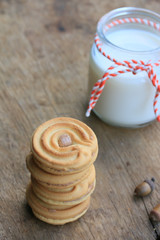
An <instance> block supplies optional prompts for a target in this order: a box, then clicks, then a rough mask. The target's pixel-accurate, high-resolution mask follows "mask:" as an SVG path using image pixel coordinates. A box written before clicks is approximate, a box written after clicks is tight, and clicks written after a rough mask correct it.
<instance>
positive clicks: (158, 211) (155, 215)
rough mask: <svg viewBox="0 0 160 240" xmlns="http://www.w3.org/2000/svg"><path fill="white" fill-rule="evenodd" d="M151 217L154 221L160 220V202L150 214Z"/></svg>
mask: <svg viewBox="0 0 160 240" xmlns="http://www.w3.org/2000/svg"><path fill="white" fill-rule="evenodd" d="M149 218H150V219H151V220H152V221H154V222H160V204H158V205H157V206H155V207H154V208H153V209H152V211H151V212H150V214H149Z"/></svg>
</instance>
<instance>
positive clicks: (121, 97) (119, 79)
mask: <svg viewBox="0 0 160 240" xmlns="http://www.w3.org/2000/svg"><path fill="white" fill-rule="evenodd" d="M131 18H134V19H135V18H136V19H145V21H148V22H149V21H150V22H149V23H148V24H143V20H142V24H141V23H138V22H136V21H135V22H134V23H133V22H132V23H131V22H130V21H127V20H125V21H126V22H125V23H124V24H117V25H116V24H115V25H114V21H121V19H131ZM151 22H152V23H154V24H157V25H158V24H159V23H160V15H158V14H157V13H154V12H152V11H149V10H146V9H141V8H132V7H129V8H128V7H127V8H119V9H116V10H113V11H111V12H109V13H107V14H106V15H104V16H103V17H102V18H101V19H100V21H99V22H98V25H97V34H98V37H99V39H100V41H101V43H102V45H103V51H105V53H106V55H107V54H108V55H109V56H111V58H115V59H116V60H118V61H119V62H123V61H131V59H134V60H136V61H143V62H145V63H146V64H147V63H156V62H158V60H160V30H159V29H158V30H157V29H156V28H155V27H154V24H153V26H151V25H152V24H151ZM109 24H110V25H109ZM111 25H113V27H108V29H107V31H106V30H105V28H106V26H111ZM113 65H114V62H113V61H111V60H109V59H108V58H107V57H105V56H104V55H103V54H102V52H100V51H99V50H98V49H97V46H96V43H95V42H94V43H93V45H92V48H91V52H90V61H89V87H88V88H89V94H90V93H91V90H92V87H93V85H94V84H95V83H96V82H97V80H98V79H100V78H102V76H103V74H104V73H105V72H106V70H107V69H108V68H109V67H111V66H113ZM153 65H154V64H153ZM126 69H127V67H126V66H116V68H115V69H113V70H111V72H113V73H115V71H116V72H118V71H125V70H126ZM159 69H160V67H159V68H158V67H156V66H153V71H154V73H156V74H157V78H159V76H160V70H159ZM155 94H156V88H155V86H153V84H152V81H151V79H150V78H149V77H148V74H147V72H146V71H140V70H139V71H137V72H136V73H135V72H127V73H123V74H118V75H117V76H114V77H110V78H109V79H108V80H107V81H106V83H105V87H104V89H103V92H102V93H101V95H100V97H99V99H98V101H97V103H96V105H95V107H94V109H93V111H94V112H95V114H96V115H97V116H98V117H99V118H101V119H102V120H103V121H104V122H106V123H109V124H111V125H115V126H121V127H132V128H134V127H140V126H144V125H147V124H148V123H150V122H152V121H153V120H155V118H156V116H155V112H154V108H153V103H154V99H155ZM157 105H158V106H157V108H158V109H159V106H160V104H159V103H157Z"/></svg>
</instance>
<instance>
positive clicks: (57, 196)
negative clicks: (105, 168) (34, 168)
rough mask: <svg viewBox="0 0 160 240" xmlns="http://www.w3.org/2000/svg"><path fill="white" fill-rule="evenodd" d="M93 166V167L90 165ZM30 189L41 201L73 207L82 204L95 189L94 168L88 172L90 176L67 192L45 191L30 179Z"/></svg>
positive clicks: (34, 180)
mask: <svg viewBox="0 0 160 240" xmlns="http://www.w3.org/2000/svg"><path fill="white" fill-rule="evenodd" d="M92 166H93V165H92ZM32 188H33V191H34V193H35V194H36V196H37V197H38V198H40V199H41V200H42V201H44V202H46V203H49V204H53V205H73V204H78V203H80V202H83V201H84V200H85V199H86V198H88V197H89V196H90V195H91V194H92V192H93V191H94V188H95V168H94V166H93V168H92V169H91V171H90V174H89V175H88V176H87V177H86V178H85V179H84V180H83V181H81V182H79V183H77V184H76V185H74V187H72V188H70V189H68V191H66V189H65V191H64V192H62V191H60V192H58V191H54V189H53V190H52V191H50V190H48V189H46V188H45V187H44V186H42V185H41V184H40V183H39V182H38V181H37V180H36V179H34V178H32Z"/></svg>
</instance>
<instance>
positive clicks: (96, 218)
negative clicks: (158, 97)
mask: <svg viewBox="0 0 160 240" xmlns="http://www.w3.org/2000/svg"><path fill="white" fill-rule="evenodd" d="M122 6H135V7H143V8H148V9H151V10H153V11H156V12H160V4H159V1H156V0H152V1H147V0H146V1H144V0H138V1H132V0H123V1H122V0H121V1H109V0H102V1H96V0H92V1H91V0H81V1H78V0H70V1H67V0H45V1H44V0H34V1H33V0H28V1H25V0H13V1H9V0H8V1H5V0H3V1H0V100H1V105H0V123H1V131H0V150H1V151H0V154H1V159H0V214H1V216H0V239H1V240H32V239H38V240H45V239H47V240H49V239H52V240H70V239H74V240H78V239H81V240H90V239H91V240H92V239H96V240H121V239H124V240H133V239H134V240H135V239H139V240H155V239H159V238H158V235H159V230H160V227H159V225H157V226H156V230H155V229H154V228H155V226H153V225H152V224H151V222H150V221H149V218H148V214H149V212H150V211H151V209H152V208H153V207H154V206H155V205H156V204H158V203H159V202H160V174H159V173H160V147H159V142H160V123H157V122H155V123H153V124H152V125H150V126H148V127H145V128H141V129H136V130H129V129H121V128H115V127H111V126H108V125H107V124H104V123H103V122H102V121H100V120H99V119H98V118H97V117H96V116H95V115H94V114H92V116H91V117H90V118H86V117H85V110H86V107H87V97H88V96H87V78H88V77H87V75H88V57H89V50H90V46H91V44H92V42H93V36H94V32H95V31H96V24H97V21H98V19H99V18H100V17H101V16H102V15H104V14H105V13H106V12H108V11H109V10H111V9H114V8H118V7H122ZM59 116H70V117H74V118H77V119H79V120H81V121H84V122H85V123H87V124H88V125H89V126H90V127H91V128H92V129H93V130H94V131H95V133H96V135H97V137H98V141H99V155H98V158H97V161H96V163H95V166H96V172H97V186H96V190H95V192H94V194H93V195H92V201H91V206H90V209H89V210H88V212H87V213H86V214H85V216H84V217H82V218H81V219H80V220H78V221H76V222H74V223H69V224H66V225H64V226H52V225H49V224H46V223H43V222H41V221H40V220H38V219H36V218H35V217H34V216H33V214H32V212H31V210H30V208H29V207H28V205H27V204H26V199H25V189H26V186H27V183H28V181H29V177H30V174H29V172H28V170H27V169H26V165H25V157H26V155H27V153H28V152H29V142H30V137H31V135H32V132H33V131H34V129H35V128H36V127H37V126H39V125H40V124H41V123H42V122H45V121H46V120H48V119H51V118H55V117H59ZM146 177H148V178H151V177H155V179H156V189H155V190H154V192H153V194H151V195H150V196H148V197H146V198H143V199H137V198H134V197H133V191H134V188H135V187H136V185H137V184H139V183H140V182H142V181H143V180H144V179H145V178H146Z"/></svg>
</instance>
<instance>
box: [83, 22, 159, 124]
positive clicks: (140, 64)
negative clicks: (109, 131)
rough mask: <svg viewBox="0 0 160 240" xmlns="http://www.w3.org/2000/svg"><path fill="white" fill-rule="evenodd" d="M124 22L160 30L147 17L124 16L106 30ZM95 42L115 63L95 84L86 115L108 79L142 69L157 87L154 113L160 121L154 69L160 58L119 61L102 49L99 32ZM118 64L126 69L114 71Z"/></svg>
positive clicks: (157, 83)
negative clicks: (147, 61)
mask: <svg viewBox="0 0 160 240" xmlns="http://www.w3.org/2000/svg"><path fill="white" fill-rule="evenodd" d="M124 23H139V24H144V25H148V26H150V27H153V28H155V29H156V30H158V31H160V25H159V24H157V23H155V22H152V21H150V20H147V19H142V18H124V19H116V20H114V21H113V22H111V23H110V24H108V25H106V26H105V31H107V30H108V29H110V28H111V27H114V26H116V25H119V24H124ZM94 42H95V44H96V47H97V49H98V50H99V52H100V53H101V54H103V56H104V57H106V58H108V59H109V60H110V61H111V62H113V63H114V64H113V65H112V66H110V67H109V68H108V69H107V71H106V72H105V73H104V75H103V77H102V78H101V79H99V80H98V81H97V82H96V83H95V84H94V86H93V89H92V92H91V96H90V101H89V105H88V109H87V112H86V116H87V117H89V116H90V112H91V110H92V109H93V108H94V107H95V105H96V102H97V101H98V99H99V97H100V95H101V93H102V91H103V88H104V86H105V83H106V81H107V80H108V79H110V78H112V77H116V76H118V75H119V74H122V73H127V72H132V73H133V74H134V75H135V74H137V73H138V72H140V71H146V72H147V74H148V77H149V79H150V80H151V82H152V84H153V86H154V87H155V88H156V94H155V97H154V101H153V109H154V113H155V116H156V118H157V120H158V121H160V114H158V108H157V102H158V97H159V94H160V85H159V82H158V79H157V75H156V74H155V73H154V71H153V67H155V66H156V67H158V66H160V60H158V62H156V63H151V62H149V63H145V62H144V61H142V60H139V61H137V60H134V59H131V60H130V61H122V62H119V61H118V60H117V59H115V58H112V57H111V56H110V55H107V54H106V53H105V51H104V50H103V49H102V48H103V44H102V42H101V40H100V39H99V37H98V34H97V33H96V34H95V39H94ZM118 66H124V67H126V69H125V70H119V71H115V72H114V73H113V70H114V69H115V68H116V67H118Z"/></svg>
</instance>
